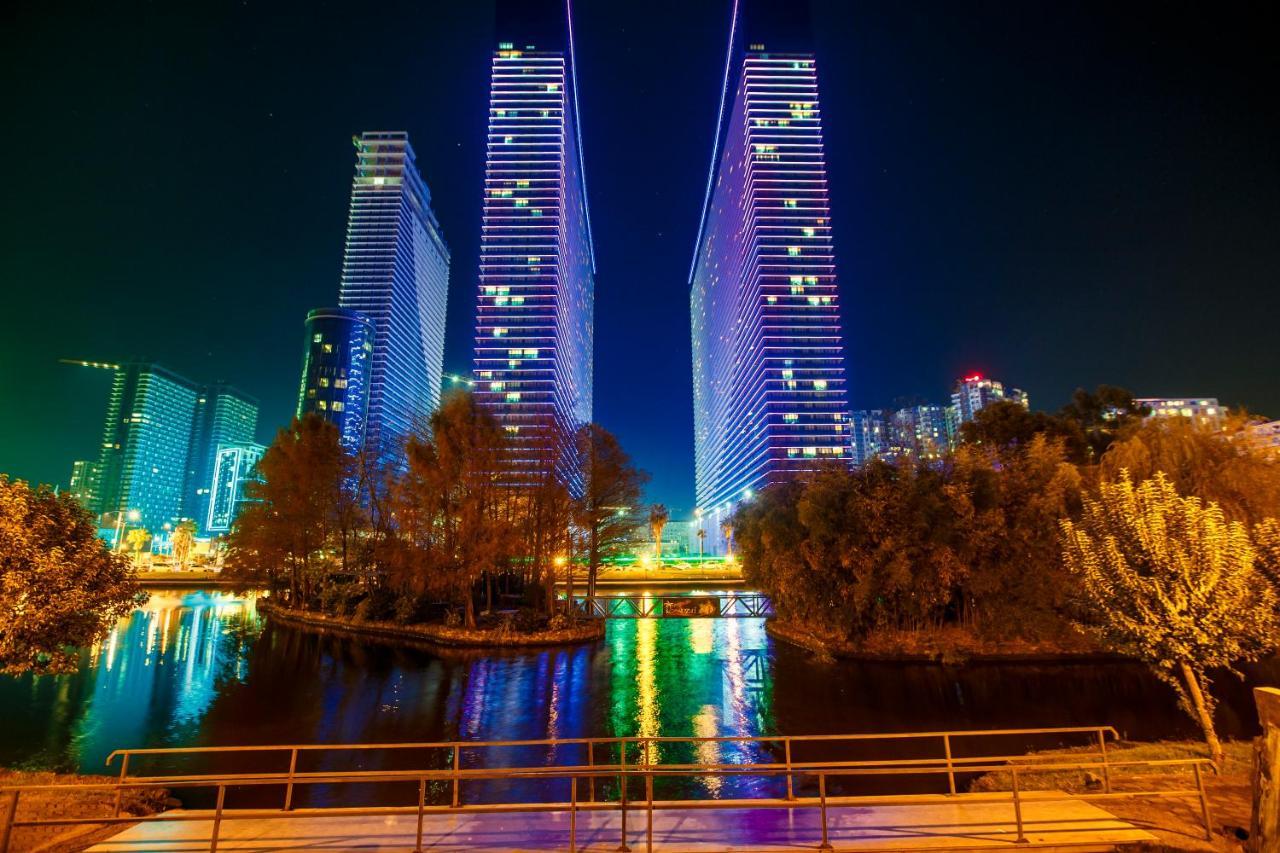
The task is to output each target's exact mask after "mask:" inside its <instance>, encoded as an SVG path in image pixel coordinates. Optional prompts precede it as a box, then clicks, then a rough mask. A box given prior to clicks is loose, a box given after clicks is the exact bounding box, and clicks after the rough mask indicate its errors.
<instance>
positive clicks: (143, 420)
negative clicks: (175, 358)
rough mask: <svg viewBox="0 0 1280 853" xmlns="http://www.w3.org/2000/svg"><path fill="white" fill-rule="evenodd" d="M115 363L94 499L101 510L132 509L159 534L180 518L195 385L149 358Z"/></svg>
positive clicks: (196, 397)
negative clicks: (147, 360)
mask: <svg viewBox="0 0 1280 853" xmlns="http://www.w3.org/2000/svg"><path fill="white" fill-rule="evenodd" d="M91 366H95V367H108V368H113V369H114V372H115V378H114V381H113V382H112V383H111V396H110V398H109V400H108V402H107V418H106V423H105V425H104V427H103V435H102V454H101V457H100V459H99V462H98V470H99V472H100V473H99V478H100V479H99V483H98V489H99V492H98V495H97V500H96V501H95V503H96V506H97V508H98V509H99V510H100V511H101V512H104V513H113V514H118V513H131V512H133V511H136V512H137V514H138V522H137V523H139V524H141V526H143V527H145V528H146V529H148V530H150V531H151V532H152V533H158V532H159V531H160V529H161V528H162V527H163V525H164V524H165V523H166V522H173V521H175V520H177V519H178V518H179V517H180V514H181V510H182V504H183V497H184V488H185V486H186V484H187V477H188V474H187V472H188V464H189V460H190V448H191V436H192V432H193V427H194V425H195V420H196V418H195V415H196V400H197V399H198V397H199V387H198V386H196V385H195V384H194V383H192V382H191V381H190V380H188V379H186V378H185V377H183V376H179V375H178V374H176V373H174V372H173V371H171V370H168V369H167V368H164V367H161V366H160V365H158V364H155V363H153V362H145V361H135V362H131V363H128V364H122V365H104V364H100V363H95V364H92V365H91Z"/></svg>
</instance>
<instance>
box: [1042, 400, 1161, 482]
mask: <svg viewBox="0 0 1280 853" xmlns="http://www.w3.org/2000/svg"><path fill="white" fill-rule="evenodd" d="M1148 414H1150V410H1149V409H1147V408H1145V407H1143V406H1141V405H1139V404H1138V402H1137V401H1136V400H1134V398H1133V394H1132V393H1131V392H1130V391H1128V390H1126V389H1124V388H1118V387H1116V386H1114V385H1099V386H1098V387H1097V388H1096V389H1095V390H1094V391H1093V393H1092V394H1091V393H1089V392H1088V391H1086V390H1084V389H1083V388H1077V389H1076V392H1075V393H1074V394H1072V395H1071V402H1070V403H1068V404H1067V405H1065V406H1063V407H1062V409H1061V410H1060V411H1059V412H1058V420H1059V421H1060V422H1063V423H1068V424H1073V425H1074V426H1075V428H1076V430H1077V431H1078V432H1079V434H1080V435H1081V436H1082V437H1083V438H1084V441H1085V443H1086V450H1087V457H1086V458H1084V459H1077V460H1076V461H1078V462H1082V463H1083V462H1092V461H1094V460H1096V459H1098V458H1099V457H1100V456H1102V454H1103V453H1106V452H1107V449H1108V448H1109V447H1110V446H1111V444H1112V442H1114V441H1115V440H1116V438H1117V437H1118V436H1120V435H1121V434H1123V432H1124V431H1125V430H1126V429H1128V428H1130V427H1132V426H1133V425H1135V424H1138V423H1140V422H1141V421H1142V419H1143V418H1145V417H1146V416H1147V415H1148Z"/></svg>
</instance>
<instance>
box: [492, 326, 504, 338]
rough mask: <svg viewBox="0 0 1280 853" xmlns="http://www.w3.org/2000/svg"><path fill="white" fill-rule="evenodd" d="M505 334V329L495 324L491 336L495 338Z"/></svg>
mask: <svg viewBox="0 0 1280 853" xmlns="http://www.w3.org/2000/svg"><path fill="white" fill-rule="evenodd" d="M506 334H507V330H506V329H504V328H503V327H502V326H495V327H494V329H493V336H494V337H495V338H502V337H506Z"/></svg>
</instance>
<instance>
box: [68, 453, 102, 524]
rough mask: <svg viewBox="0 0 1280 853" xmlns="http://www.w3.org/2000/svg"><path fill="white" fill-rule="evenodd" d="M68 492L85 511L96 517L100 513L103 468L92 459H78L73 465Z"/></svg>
mask: <svg viewBox="0 0 1280 853" xmlns="http://www.w3.org/2000/svg"><path fill="white" fill-rule="evenodd" d="M67 491H68V492H69V493H70V495H71V497H73V498H75V499H76V500H78V501H79V502H80V503H81V505H83V506H84V508H85V509H87V510H89V512H91V513H94V514H95V515H96V514H97V513H98V512H99V509H98V506H97V502H98V495H99V494H100V493H101V491H102V468H101V467H99V464H98V463H97V462H96V461H94V460H90V459H77V460H76V461H75V462H72V463H71V480H70V482H69V484H68V487H67Z"/></svg>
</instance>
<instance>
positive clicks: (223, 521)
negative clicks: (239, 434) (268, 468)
mask: <svg viewBox="0 0 1280 853" xmlns="http://www.w3.org/2000/svg"><path fill="white" fill-rule="evenodd" d="M266 450H267V448H266V447H265V446H264V445H261V444H256V443H254V442H251V441H250V442H239V443H230V444H220V445H218V447H217V449H216V450H215V452H214V465H213V477H212V480H211V482H210V489H209V500H208V505H209V510H208V512H207V513H206V515H205V517H204V518H203V519H201V521H200V524H201V527H203V528H204V530H205V532H207V533H209V534H210V535H213V536H218V535H221V534H224V533H226V532H228V531H229V530H231V527H232V525H233V524H235V520H236V516H238V515H239V514H240V510H241V508H242V507H243V505H244V503H245V501H246V500H247V498H246V495H245V486H246V485H247V484H249V483H250V482H253V481H255V480H257V479H258V474H257V464H258V460H259V459H261V458H262V454H263V453H265V452H266Z"/></svg>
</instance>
